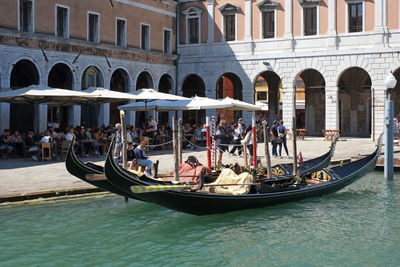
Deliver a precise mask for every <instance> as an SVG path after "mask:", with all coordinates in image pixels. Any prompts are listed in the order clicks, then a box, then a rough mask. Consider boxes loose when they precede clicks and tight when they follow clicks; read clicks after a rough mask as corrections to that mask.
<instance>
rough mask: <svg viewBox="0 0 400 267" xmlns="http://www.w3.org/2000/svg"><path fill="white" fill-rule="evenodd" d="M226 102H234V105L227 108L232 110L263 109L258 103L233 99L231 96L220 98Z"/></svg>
mask: <svg viewBox="0 0 400 267" xmlns="http://www.w3.org/2000/svg"><path fill="white" fill-rule="evenodd" d="M220 101H221V102H222V103H224V104H232V107H228V108H227V109H231V110H251V111H256V110H261V107H258V106H256V105H253V104H250V103H247V102H244V101H240V100H236V99H232V98H230V97H225V98H224V99H221V100H220Z"/></svg>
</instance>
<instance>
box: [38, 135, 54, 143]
mask: <svg viewBox="0 0 400 267" xmlns="http://www.w3.org/2000/svg"><path fill="white" fill-rule="evenodd" d="M50 141H51V137H50V136H43V137H42V139H40V143H50Z"/></svg>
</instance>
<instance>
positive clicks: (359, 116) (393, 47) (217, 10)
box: [177, 0, 400, 137]
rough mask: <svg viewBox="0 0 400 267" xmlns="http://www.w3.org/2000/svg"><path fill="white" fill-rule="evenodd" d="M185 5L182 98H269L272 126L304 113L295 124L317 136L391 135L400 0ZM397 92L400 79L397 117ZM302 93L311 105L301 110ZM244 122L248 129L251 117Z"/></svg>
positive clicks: (399, 67)
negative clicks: (387, 124)
mask: <svg viewBox="0 0 400 267" xmlns="http://www.w3.org/2000/svg"><path fill="white" fill-rule="evenodd" d="M179 2H180V3H179V6H178V8H177V10H178V11H177V12H178V17H177V23H178V26H179V27H178V33H177V35H178V50H177V51H178V54H179V60H178V66H177V74H178V79H177V81H178V84H177V86H178V89H179V92H181V93H182V94H183V95H187V96H190V95H194V94H198V95H205V96H208V97H223V96H227V95H228V96H234V97H237V98H239V99H242V100H244V101H247V102H250V103H253V102H254V101H255V100H259V99H262V100H267V103H268V106H269V110H268V117H267V119H269V120H272V119H278V118H282V119H283V120H284V121H285V124H286V125H287V126H288V127H291V125H292V116H293V114H294V113H295V112H296V114H297V122H296V125H297V127H298V128H305V129H306V131H307V134H310V135H321V134H322V133H321V129H340V130H341V135H342V136H357V137H374V136H375V135H379V134H380V133H381V132H382V131H383V129H384V102H385V97H386V88H385V85H384V79H385V77H386V75H387V74H388V73H389V72H390V71H392V72H393V73H394V75H395V77H396V78H397V80H399V81H400V18H399V13H400V5H399V1H397V0H376V1H365V0H337V1H336V0H217V1H216V0H207V1H190V0H181V1H179ZM263 82H264V83H266V85H267V88H268V89H267V90H266V89H265V87H266V86H263V85H259V84H262V83H263ZM399 90H400V82H399V83H398V84H397V85H396V88H395V89H394V92H395V93H394V96H393V100H394V106H395V116H398V114H399V113H400V97H399V96H400V92H398V91H399ZM301 92H303V93H301ZM302 95H303V98H304V99H303V105H302V104H301V103H300V104H299V101H297V104H296V102H295V101H296V96H297V98H299V97H302ZM225 116H226V115H225ZM238 116H244V117H245V118H247V121H248V122H249V121H250V119H249V117H250V116H251V114H250V113H243V114H240V113H237V114H234V116H233V117H234V119H235V118H236V117H238ZM228 117H232V115H229V116H228Z"/></svg>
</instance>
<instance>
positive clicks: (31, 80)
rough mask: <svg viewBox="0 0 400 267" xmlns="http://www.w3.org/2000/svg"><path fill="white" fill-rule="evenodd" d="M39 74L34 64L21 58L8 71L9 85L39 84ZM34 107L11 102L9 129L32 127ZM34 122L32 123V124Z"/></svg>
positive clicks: (16, 87) (21, 86)
mask: <svg viewBox="0 0 400 267" xmlns="http://www.w3.org/2000/svg"><path fill="white" fill-rule="evenodd" d="M39 82H40V75H39V70H38V68H37V67H36V65H35V64H34V63H33V62H32V61H30V60H27V59H22V60H20V61H18V62H17V63H15V64H14V66H13V68H12V70H11V73H10V87H11V88H12V89H18V88H23V87H27V86H30V85H33V84H39ZM36 108H38V107H35V106H34V105H32V104H11V105H10V128H11V130H19V131H20V132H27V131H29V130H32V129H33V125H37V123H36V122H37V120H38V119H39V118H37V117H36V115H35V114H38V112H36V110H35V109H36ZM32 122H34V124H32Z"/></svg>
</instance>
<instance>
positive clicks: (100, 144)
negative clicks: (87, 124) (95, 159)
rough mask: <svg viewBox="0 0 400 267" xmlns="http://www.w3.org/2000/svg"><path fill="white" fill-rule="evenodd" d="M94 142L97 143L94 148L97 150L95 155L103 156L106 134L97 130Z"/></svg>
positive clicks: (94, 134)
mask: <svg viewBox="0 0 400 267" xmlns="http://www.w3.org/2000/svg"><path fill="white" fill-rule="evenodd" d="M93 137H94V140H95V141H96V142H95V143H94V146H95V148H96V150H95V152H94V153H95V154H96V155H103V149H104V144H103V138H104V134H103V132H102V131H101V130H100V129H95V130H94V133H93Z"/></svg>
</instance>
